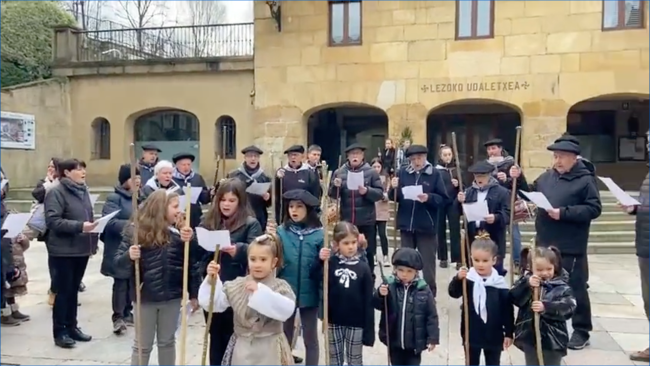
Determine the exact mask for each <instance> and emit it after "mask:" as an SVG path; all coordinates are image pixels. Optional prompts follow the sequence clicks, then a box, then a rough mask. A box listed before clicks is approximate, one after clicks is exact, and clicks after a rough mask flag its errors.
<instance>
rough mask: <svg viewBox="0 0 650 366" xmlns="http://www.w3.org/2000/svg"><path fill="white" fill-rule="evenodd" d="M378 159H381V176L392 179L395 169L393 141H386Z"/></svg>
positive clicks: (395, 157) (395, 156)
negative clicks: (382, 169)
mask: <svg viewBox="0 0 650 366" xmlns="http://www.w3.org/2000/svg"><path fill="white" fill-rule="evenodd" d="M379 159H381V166H382V167H384V171H383V174H384V175H387V176H389V177H391V178H392V177H393V176H394V175H395V167H396V165H397V162H396V160H397V152H396V151H395V145H393V140H391V139H386V142H385V143H384V151H383V152H381V153H380V155H379Z"/></svg>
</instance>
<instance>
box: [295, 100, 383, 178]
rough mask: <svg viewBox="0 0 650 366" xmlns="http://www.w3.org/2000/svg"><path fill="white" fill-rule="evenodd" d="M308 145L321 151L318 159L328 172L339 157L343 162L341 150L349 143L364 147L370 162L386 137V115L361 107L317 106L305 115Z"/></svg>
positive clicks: (354, 105)
mask: <svg viewBox="0 0 650 366" xmlns="http://www.w3.org/2000/svg"><path fill="white" fill-rule="evenodd" d="M306 118H307V126H308V127H307V128H308V141H309V145H312V144H316V145H319V146H320V147H321V148H322V149H323V152H322V159H323V160H326V161H327V165H329V166H330V167H332V170H333V169H335V167H336V166H337V165H338V160H339V156H341V157H342V161H345V154H344V151H345V148H346V147H347V146H348V145H351V144H353V143H360V144H363V145H364V146H366V148H367V150H366V160H367V161H368V162H370V160H372V159H373V158H374V157H376V156H377V153H378V151H380V150H381V149H383V148H384V142H385V140H386V138H388V137H389V136H388V116H387V115H386V112H384V111H383V110H381V109H379V108H377V107H372V106H368V105H363V104H341V105H337V106H333V107H328V106H325V107H320V108H318V109H317V110H315V111H313V112H311V111H310V112H307V114H306Z"/></svg>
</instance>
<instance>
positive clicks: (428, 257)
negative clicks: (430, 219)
mask: <svg viewBox="0 0 650 366" xmlns="http://www.w3.org/2000/svg"><path fill="white" fill-rule="evenodd" d="M399 235H400V239H401V240H402V247H404V248H413V249H417V250H418V252H420V255H421V256H422V262H423V263H424V269H423V270H422V272H423V273H424V280H425V281H427V284H428V285H429V288H431V292H433V297H436V294H437V286H436V253H437V251H438V241H437V238H436V234H433V233H420V232H413V231H406V230H400V233H399Z"/></svg>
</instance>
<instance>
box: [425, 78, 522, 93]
mask: <svg viewBox="0 0 650 366" xmlns="http://www.w3.org/2000/svg"><path fill="white" fill-rule="evenodd" d="M528 88H530V84H528V82H527V81H525V80H521V81H490V82H480V83H479V82H475V83H472V82H469V83H468V82H465V83H438V84H424V85H422V87H421V88H420V90H422V92H423V93H458V92H460V93H464V92H499V91H520V90H528Z"/></svg>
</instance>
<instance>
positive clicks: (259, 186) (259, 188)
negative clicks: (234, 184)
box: [246, 182, 271, 196]
mask: <svg viewBox="0 0 650 366" xmlns="http://www.w3.org/2000/svg"><path fill="white" fill-rule="evenodd" d="M270 188H271V182H268V183H257V182H253V183H252V184H251V185H250V186H248V188H246V192H247V193H250V194H254V195H256V196H263V195H265V194H266V193H268V192H269V189H270Z"/></svg>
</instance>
